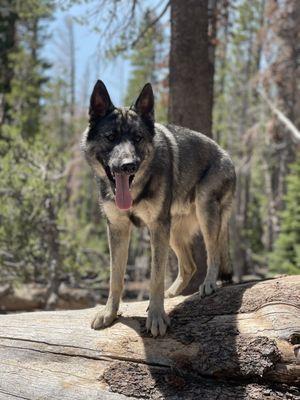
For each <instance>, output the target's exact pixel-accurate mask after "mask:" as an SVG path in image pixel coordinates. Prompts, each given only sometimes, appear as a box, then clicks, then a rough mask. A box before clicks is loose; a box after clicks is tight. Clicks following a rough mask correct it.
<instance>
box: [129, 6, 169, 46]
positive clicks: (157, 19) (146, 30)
mask: <svg viewBox="0 0 300 400" xmlns="http://www.w3.org/2000/svg"><path fill="white" fill-rule="evenodd" d="M169 6H170V1H168V2H167V4H166V5H165V7H164V8H163V10H162V11H161V13H160V14H159V15H158V16H157V17H156V18H154V20H153V21H152V22H151V23H150V24H149V25H147V26H146V28H145V29H143V30H142V32H140V34H139V35H138V36H137V37H136V38H135V40H134V41H133V42H131V45H130V47H131V48H133V47H135V46H136V45H137V44H138V42H139V41H140V40H141V39H142V38H143V37H144V36H145V35H146V33H147V32H148V31H149V29H151V28H152V27H153V26H155V25H156V24H157V23H158V21H159V20H160V19H161V18H162V17H163V16H164V15H165V13H166V12H167V11H168V8H169Z"/></svg>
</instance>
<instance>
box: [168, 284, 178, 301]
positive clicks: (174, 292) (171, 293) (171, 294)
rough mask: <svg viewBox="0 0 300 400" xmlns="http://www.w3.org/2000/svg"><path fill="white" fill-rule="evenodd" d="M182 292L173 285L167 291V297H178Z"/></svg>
mask: <svg viewBox="0 0 300 400" xmlns="http://www.w3.org/2000/svg"><path fill="white" fill-rule="evenodd" d="M179 294H180V292H179V290H178V291H177V290H176V288H173V285H172V286H171V287H170V288H169V289H168V290H166V291H165V298H166V299H171V298H172V297H176V296H178V295H179Z"/></svg>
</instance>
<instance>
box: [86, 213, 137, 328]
mask: <svg viewBox="0 0 300 400" xmlns="http://www.w3.org/2000/svg"><path fill="white" fill-rule="evenodd" d="M107 233H108V241H109V250H110V288H109V296H108V299H107V303H106V306H105V308H104V309H103V308H102V309H101V310H99V311H98V312H97V313H96V315H95V317H94V319H93V321H92V324H91V326H92V328H94V329H101V328H105V327H107V326H109V325H111V324H112V322H113V321H114V320H115V319H116V318H117V312H118V309H119V304H120V299H121V295H122V291H123V285H124V273H125V268H126V264H127V257H128V246H129V239H130V222H129V221H126V222H123V221H122V223H121V224H110V223H108V225H107Z"/></svg>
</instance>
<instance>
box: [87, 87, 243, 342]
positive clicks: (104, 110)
mask: <svg viewBox="0 0 300 400" xmlns="http://www.w3.org/2000/svg"><path fill="white" fill-rule="evenodd" d="M89 117H90V119H89V127H88V129H87V130H86V131H85V132H84V135H83V140H82V147H83V151H84V153H85V157H86V159H87V161H88V163H89V164H90V166H91V167H92V169H93V171H94V173H95V175H96V178H97V180H98V182H99V186H100V203H101V208H102V211H103V212H104V214H105V216H106V218H107V230H108V241H109V248H110V292H109V297H108V300H107V303H106V306H105V308H104V309H103V310H101V311H98V312H97V313H96V315H95V317H94V319H93V321H92V325H91V326H92V328H94V329H100V328H104V327H107V326H109V325H111V324H112V322H113V321H114V320H115V319H116V318H117V311H118V308H119V303H120V298H121V295H122V290H123V281H124V271H125V267H126V263H127V254H128V246H129V239H130V231H131V227H132V224H135V225H140V224H141V223H142V224H144V225H146V226H147V227H148V229H149V232H150V238H151V257H152V260H151V280H150V302H149V308H148V317H147V322H146V328H147V330H148V331H151V333H152V335H153V336H154V337H155V336H157V335H161V336H162V335H164V334H165V333H166V330H167V326H168V325H169V324H170V321H169V318H168V316H167V315H166V313H165V310H164V296H166V297H173V296H176V295H178V294H180V293H181V291H182V290H183V289H184V288H185V287H186V286H187V284H188V283H189V281H190V279H191V277H192V276H193V274H194V272H195V270H196V265H195V262H194V259H193V255H192V247H191V244H192V239H193V237H194V236H195V235H196V234H197V233H199V231H201V233H202V235H203V238H204V243H205V247H206V251H207V274H206V278H205V280H204V283H203V284H202V285H201V286H200V288H199V291H200V295H201V296H206V295H209V294H211V293H212V292H214V291H215V289H216V281H217V279H218V276H221V277H225V278H228V277H229V276H230V274H231V264H230V259H229V251H228V219H229V216H230V210H231V206H232V199H233V195H234V189H235V171H234V166H233V163H232V161H231V159H230V158H229V156H228V154H227V153H226V152H225V151H224V150H222V149H221V148H220V147H219V146H218V145H217V143H215V142H214V141H213V140H212V139H210V138H208V137H207V136H205V135H203V134H201V133H199V132H195V131H192V130H190V129H186V128H182V127H179V126H175V125H166V126H165V125H161V124H157V123H155V121H154V96H153V91H152V87H151V84H149V83H147V84H146V85H145V86H144V88H143V89H142V91H141V93H140V95H139V97H138V98H137V100H136V102H135V104H134V105H132V106H131V107H130V108H128V107H121V108H116V107H115V106H114V105H113V104H112V102H111V100H110V96H109V94H108V92H107V89H106V87H105V85H104V83H103V82H102V81H97V83H96V85H95V87H94V90H93V93H92V95H91V100H90V109H89ZM169 245H170V246H171V247H172V249H173V250H174V252H175V254H176V256H177V258H178V264H179V266H178V276H177V278H176V280H175V282H174V283H173V284H172V285H171V287H170V288H169V289H168V290H167V291H166V293H164V277H165V267H166V263H167V260H168V249H169Z"/></svg>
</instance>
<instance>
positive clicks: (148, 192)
mask: <svg viewBox="0 0 300 400" xmlns="http://www.w3.org/2000/svg"><path fill="white" fill-rule="evenodd" d="M151 183H152V176H150V177H149V179H148V181H147V182H146V184H145V185H144V187H143V189H142V191H141V192H140V193H139V195H138V196H137V198H136V199H135V200H134V202H133V205H134V206H136V205H137V204H138V203H139V202H140V201H142V200H150V199H151V198H152V197H154V195H155V193H154V192H153V190H152V189H151Z"/></svg>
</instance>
